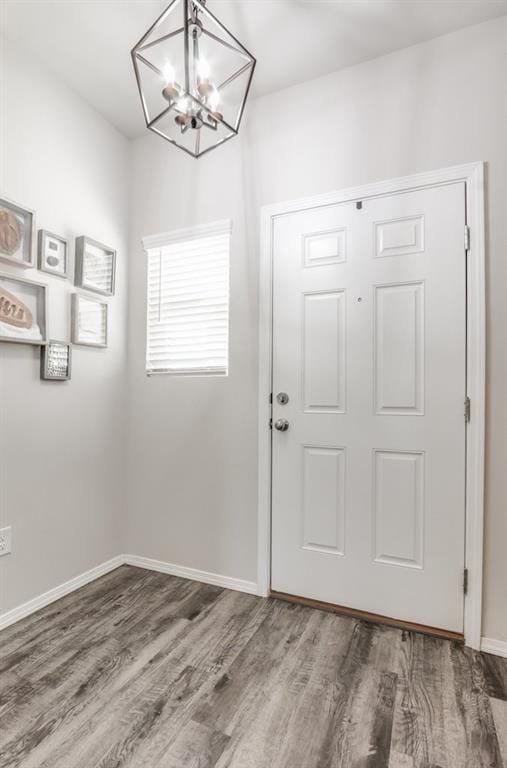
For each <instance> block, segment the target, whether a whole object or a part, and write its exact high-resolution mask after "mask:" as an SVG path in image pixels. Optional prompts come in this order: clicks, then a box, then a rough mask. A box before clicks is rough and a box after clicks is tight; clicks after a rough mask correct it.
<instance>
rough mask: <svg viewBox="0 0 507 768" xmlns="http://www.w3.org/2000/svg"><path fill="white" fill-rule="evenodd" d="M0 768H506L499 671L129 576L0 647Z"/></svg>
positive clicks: (449, 652)
mask: <svg viewBox="0 0 507 768" xmlns="http://www.w3.org/2000/svg"><path fill="white" fill-rule="evenodd" d="M0 684H1V687H0V766H1V768H211V767H212V766H213V767H215V768H503V766H507V660H506V659H500V658H497V657H494V656H489V655H486V654H479V653H475V652H472V651H470V650H468V649H465V648H464V647H463V646H462V645H460V644H459V643H453V642H449V641H446V640H439V639H436V638H433V637H428V636H424V635H419V634H415V633H411V632H406V631H402V630H400V629H392V628H390V627H386V626H381V625H375V624H368V623H366V622H362V621H358V620H355V619H350V618H345V617H340V616H336V615H334V614H332V613H327V612H324V611H320V610H315V609H313V608H308V607H306V606H302V605H294V604H289V603H284V602H281V601H277V600H273V599H269V600H263V599H261V598H257V597H253V596H251V595H246V594H242V593H239V592H231V591H229V590H224V589H221V588H219V587H213V586H208V585H205V584H199V583H197V582H192V581H186V580H184V579H179V578H175V577H172V576H167V575H164V574H160V573H154V572H151V571H146V570H141V569H138V568H132V567H128V566H124V567H122V568H119V569H117V570H116V571H114V572H112V573H110V574H108V575H107V576H104V577H103V578H101V579H99V580H97V581H95V582H94V583H92V584H89V585H88V586H86V587H84V588H83V589H81V590H79V591H78V592H75V593H73V594H72V595H69V596H67V597H66V598H63V599H62V600H60V601H59V602H57V603H53V604H52V605H51V606H48V607H47V608H45V609H44V610H42V611H39V612H38V613H36V614H33V615H32V616H29V617H27V618H26V619H24V620H23V621H21V622H19V623H17V624H15V625H13V626H12V627H9V628H8V629H6V630H4V631H3V632H1V633H0Z"/></svg>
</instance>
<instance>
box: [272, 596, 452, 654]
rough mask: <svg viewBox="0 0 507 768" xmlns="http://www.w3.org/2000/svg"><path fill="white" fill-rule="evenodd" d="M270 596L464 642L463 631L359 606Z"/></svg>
mask: <svg viewBox="0 0 507 768" xmlns="http://www.w3.org/2000/svg"><path fill="white" fill-rule="evenodd" d="M270 597H274V598H276V599H277V600H285V601H286V602H289V603H300V604H301V605H307V606H309V607H310V608H318V609H319V610H321V611H331V612H332V613H337V614H339V615H341V616H348V617H349V618H352V619H360V620H362V621H370V622H372V623H374V624H387V626H390V627H395V628H396V629H405V630H408V631H410V632H419V633H422V634H424V635H432V636H433V637H440V638H443V639H444V640H457V641H458V642H464V639H465V638H464V635H463V633H462V632H451V631H450V630H448V629H439V628H438V627H428V626H426V625H425V624H415V623H414V622H412V621H401V620H400V619H392V618H390V617H389V616H380V615H379V614H377V613H369V612H368V611H360V610H358V609H357V608H347V607H346V606H344V605H335V604H334V603H324V602H322V601H321V600H313V599H312V598H309V597H300V596H298V595H289V594H287V593H286V592H276V591H275V590H271V592H270Z"/></svg>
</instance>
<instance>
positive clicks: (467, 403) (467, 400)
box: [465, 397, 470, 421]
mask: <svg viewBox="0 0 507 768" xmlns="http://www.w3.org/2000/svg"><path fill="white" fill-rule="evenodd" d="M465 421H470V398H469V397H465Z"/></svg>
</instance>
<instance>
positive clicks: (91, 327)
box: [71, 293, 109, 347]
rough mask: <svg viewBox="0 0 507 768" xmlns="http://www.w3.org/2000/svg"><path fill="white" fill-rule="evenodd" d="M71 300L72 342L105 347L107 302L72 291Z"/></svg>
mask: <svg viewBox="0 0 507 768" xmlns="http://www.w3.org/2000/svg"><path fill="white" fill-rule="evenodd" d="M71 301H72V303H71V331H72V333H71V339H72V343H73V344H76V345H79V346H84V347H107V345H108V324H109V318H108V314H109V305H108V304H107V302H106V301H101V300H100V299H96V298H95V297H94V296H85V295H84V294H81V293H73V294H72V300H71Z"/></svg>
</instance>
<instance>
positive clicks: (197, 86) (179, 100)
mask: <svg viewBox="0 0 507 768" xmlns="http://www.w3.org/2000/svg"><path fill="white" fill-rule="evenodd" d="M205 2H206V0H173V2H172V3H171V4H170V5H169V6H168V7H167V8H166V10H165V11H164V12H163V13H162V15H161V16H159V18H158V19H157V20H156V21H155V23H154V24H153V25H152V26H151V27H150V29H149V30H148V31H147V32H146V34H145V35H143V37H142V38H141V39H140V40H139V42H138V43H137V45H135V46H134V48H133V49H132V61H133V63H134V70H135V74H136V80H137V86H138V88H139V94H140V96H141V104H142V107H143V112H144V117H145V120H146V125H147V127H148V128H149V129H150V131H153V132H154V133H158V135H159V136H162V138H164V139H167V141H170V142H171V143H172V144H175V145H176V146H178V147H180V148H181V149H183V150H185V152H188V153H189V154H190V155H192V156H193V157H200V156H201V155H203V154H204V153H205V152H209V151H210V150H211V149H214V148H215V147H218V146H219V145H220V144H223V143H224V141H227V139H231V138H232V137H233V136H236V134H237V133H238V131H239V126H240V123H241V118H242V116H243V110H244V108H245V102H246V99H247V96H248V91H249V88H250V83H251V81H252V76H253V72H254V69H255V63H256V62H255V59H254V57H253V56H252V55H251V54H250V53H249V52H248V51H247V50H246V48H245V47H244V46H243V45H242V44H241V43H240V42H239V41H238V40H236V38H235V37H234V36H233V35H232V34H231V33H230V32H229V31H228V30H227V29H226V28H225V27H224V25H223V24H222V23H221V22H220V21H219V20H218V19H217V18H216V17H215V16H214V15H213V14H212V13H210V11H209V10H208V9H207V8H206V6H205Z"/></svg>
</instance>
